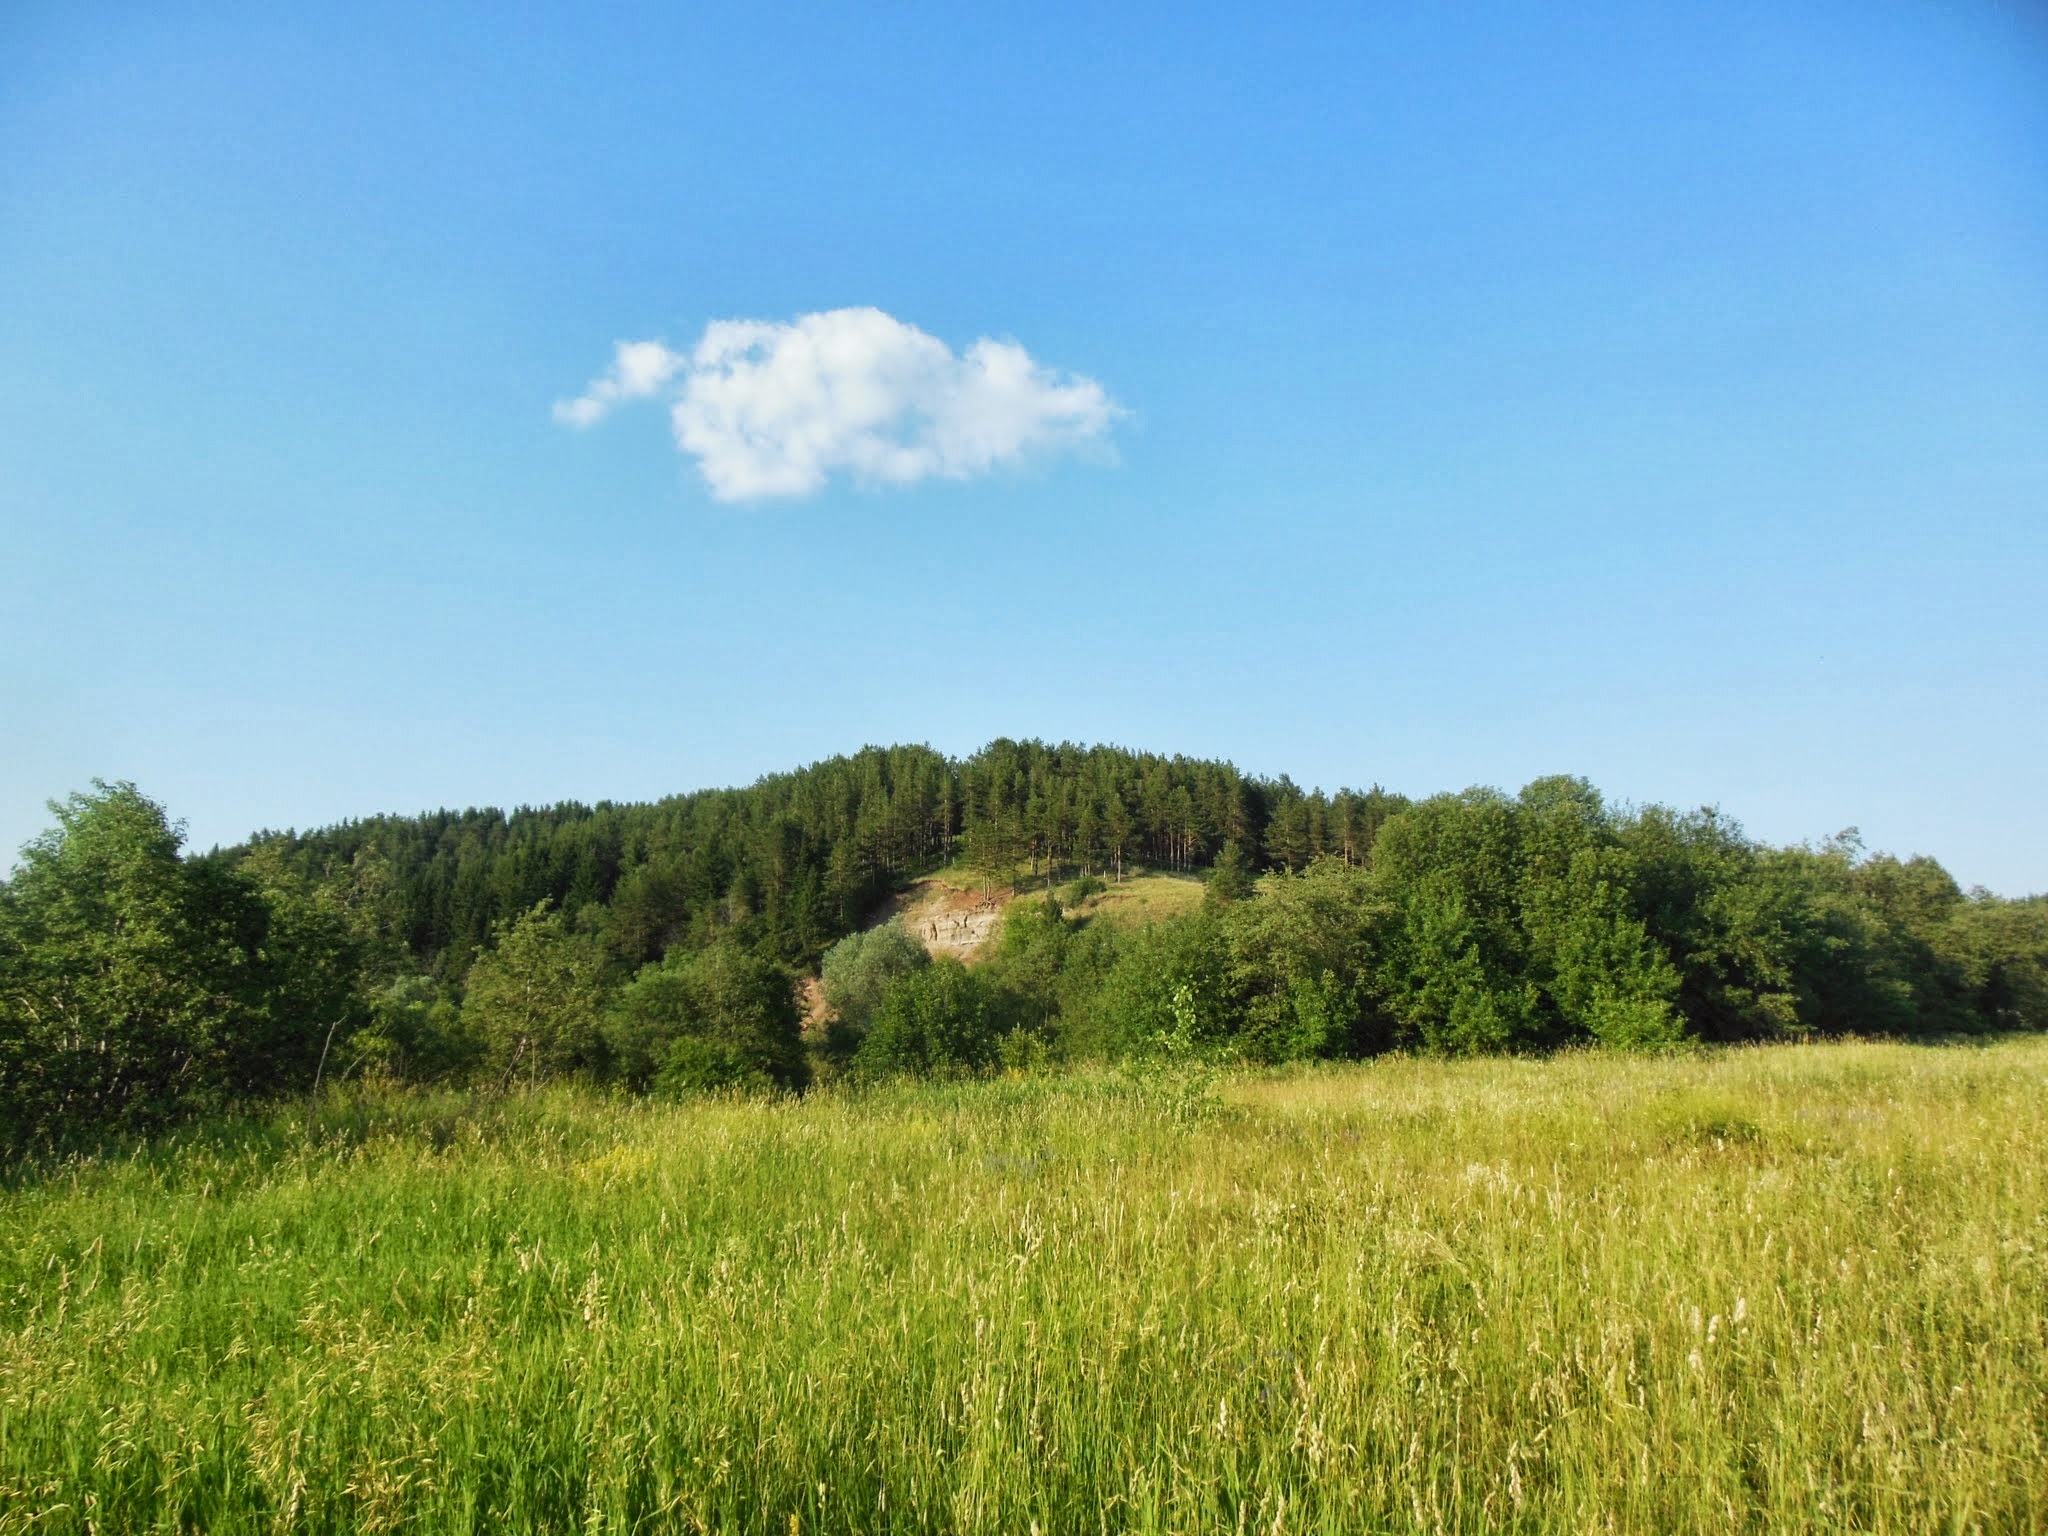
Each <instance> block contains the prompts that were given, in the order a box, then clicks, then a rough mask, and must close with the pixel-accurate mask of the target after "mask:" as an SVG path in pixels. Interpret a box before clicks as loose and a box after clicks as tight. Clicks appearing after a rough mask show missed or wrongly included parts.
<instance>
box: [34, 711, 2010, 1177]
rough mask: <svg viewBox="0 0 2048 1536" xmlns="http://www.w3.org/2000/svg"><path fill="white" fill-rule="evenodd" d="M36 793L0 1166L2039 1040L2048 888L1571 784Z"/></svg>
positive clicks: (1043, 750) (1031, 766)
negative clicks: (130, 1145)
mask: <svg viewBox="0 0 2048 1536" xmlns="http://www.w3.org/2000/svg"><path fill="white" fill-rule="evenodd" d="M53 809H54V810H55V813H56V815H57V818H58V821H59V823H60V825H58V826H57V827H55V828H53V829H52V830H51V831H50V832H49V833H47V834H46V835H45V836H44V837H42V838H39V839H37V840H36V841H35V842H34V843H32V844H30V845H29V846H28V847H27V848H26V849H24V850H23V856H22V863H21V866H20V868H19V869H18V870H17V871H16V872H15V873H14V875H13V876H12V877H10V878H9V879H8V880H7V881H5V882H0V1161H4V1160H5V1154H6V1152H7V1149H8V1148H9V1147H10V1146H11V1147H13V1148H15V1149H16V1150H22V1149H28V1148H33V1147H42V1148H50V1147H55V1146H59V1145H62V1144H64V1143H65V1142H66V1141H67V1139H75V1138H78V1137H81V1136H85V1135H88V1134H90V1133H93V1132H95V1131H97V1130H100V1129H106V1128H112V1129H129V1130H148V1129H153V1128H155V1127H159V1126H162V1125H165V1124H168V1123H170V1122H171V1121H173V1120H174V1119H176V1118H178V1117H180V1116H183V1115H188V1114H192V1113H195V1112H198V1111H201V1110H203V1109H205V1108H207V1107H208V1106H218V1105H226V1104H230V1103H235V1102H242V1101H246V1100H249V1099H251V1098H259V1097H262V1096H264V1095H267V1094H274V1093H277V1092H280V1091H286V1090H298V1089H302V1088H308V1087H312V1086H316V1085H317V1084H319V1083H320V1082H321V1081H322V1078H323V1074H324V1073H339V1074H340V1075H342V1076H343V1077H361V1078H369V1077H388V1078H393V1079H398V1080H406V1081H428V1080H432V1081H446V1082H459V1083H468V1084H471V1085H473V1086H475V1087H477V1088H478V1089H479V1090H486V1089H488V1090H491V1091H502V1090H503V1089H504V1088H506V1087H508V1086H509V1085H510V1084H511V1083H512V1082H513V1081H514V1080H515V1079H517V1080H526V1081H539V1080H542V1079H545V1078H549V1077H555V1076H565V1075H566V1076H576V1077H582V1078H585V1079H589V1080H593V1081H601V1082H612V1083H617V1084H620V1085H623V1086H625V1087H627V1088H629V1089H632V1090H635V1091H653V1092H661V1093H675V1094H681V1093H689V1092H696V1091H700V1090H703V1089H707V1088H715V1089H720V1090H724V1089H732V1088H742V1087H753V1088H768V1087H780V1088H784V1089H792V1088H800V1087H802V1086H803V1085H804V1084H805V1083H807V1082H810V1081H813V1080H815V1079H816V1078H817V1077H818V1076H820V1075H821V1074H822V1075H833V1074H839V1073H853V1074H855V1075H883V1074H893V1073H902V1072H909V1073H926V1072H976V1071H984V1070H989V1069H992V1068H994V1067H996V1066H999V1065H1000V1066H1004V1067H1011V1068H1022V1067H1028V1066H1031V1065H1033V1064H1034V1063H1038V1062H1060V1061H1085V1060H1111V1059H1154V1058H1158V1059H1165V1058H1171V1059H1175V1060H1186V1059H1195V1058H1201V1059H1216V1060H1237V1061H1266V1062H1275V1061H1287V1060H1296V1059H1302V1058H1311V1057H1327V1056H1364V1055H1371V1054H1373V1053H1376V1052H1380V1051H1385V1050H1390V1049H1421V1050H1432V1051H1446V1052H1460V1053H1465V1052H1477V1051H1497V1050H1534V1049H1545V1048H1549V1047H1553V1046H1557V1045H1562V1044H1569V1043H1573V1042H1585V1041H1601V1042H1604V1043H1606V1044H1609V1045H1613V1046H1625V1047H1647V1048H1657V1049H1663V1048H1669V1047H1675V1046H1681V1045H1685V1044H1687V1043H1689V1042H1694V1041H1723V1040H1748V1039H1766V1038H1771V1037H1774V1036H1797V1035H1804V1034H1815V1033H1820V1034H1829V1033H1846V1032H1852V1031H1861V1032H1873V1033H1877V1032H1882V1033H1893V1034H1920V1035H1939V1034H1945V1033H1952V1032H1957V1031H1978V1030H1988V1029H2041V1028H2048V900H2044V899H2041V898H2032V899H2027V900H2020V901H2005V900H2001V899H1999V898H1997V897H1993V896H1989V895H1986V894H1985V893H1982V892H1978V893H1973V894H1969V895H1966V894H1965V893H1963V892H1962V891H1961V890H1959V889H1958V888H1957V886H1956V882H1955V881H1954V880H1953V879H1951V878H1950V877H1949V875H1948V873H1947V871H1945V870H1944V869H1943V868H1942V867H1941V866H1940V865H1939V864H1938V863H1936V862H1935V861H1933V860H1932V859H1926V858H1912V859H1907V860H1903V861H1902V860H1899V859H1896V858H1893V857H1890V856H1889V855H1883V854H1878V855H1866V854H1865V853H1864V851H1863V850H1862V848H1861V847H1860V845H1859V844H1857V843H1856V842H1855V840H1854V839H1853V838H1852V837H1847V836H1844V837H1838V838H1835V839H1831V840H1830V841H1828V842H1826V843H1824V844H1822V845H1820V846H1818V847H1806V846H1802V847H1791V848H1774V847H1771V846H1769V845H1766V844H1762V843H1757V842H1754V841H1752V840H1750V839H1749V838H1747V837H1745V836H1744V835H1743V834H1742V831H1741V829H1740V828H1739V827H1738V826H1736V825H1735V824H1734V823H1732V822H1730V821H1729V820H1727V819H1726V818H1724V817H1721V816H1719V815H1718V814H1717V813H1715V812H1713V811H1711V810H1698V811H1691V812H1676V811H1672V810H1668V809H1665V808H1664V807H1661V806H1647V807H1641V808H1623V809H1614V808H1610V807H1609V806H1608V805H1607V804H1606V803H1605V801H1604V800H1603V799H1602V798H1601V796H1600V793H1599V792H1598V791H1597V790H1596V789H1595V788H1594V787H1593V786H1592V785H1590V784H1588V783H1587V782H1585V781H1584V780H1583V779H1574V778H1567V777H1553V778H1546V779H1538V780H1537V781H1535V782H1534V783H1532V784H1528V785H1525V786H1524V787H1523V788H1522V789H1521V790H1520V792H1519V793H1517V794H1514V795H1509V794H1506V793H1503V792H1502V791H1499V790H1493V789H1468V790H1465V791H1462V792H1459V793H1456V794H1440V795H1434V796H1431V797H1430V798H1428V799H1424V800H1418V801H1414V802H1409V801H1406V800H1403V799H1401V798H1399V797H1397V796H1391V795H1388V794H1385V793H1383V792H1382V791H1379V790H1377V789H1374V790H1368V791H1366V792H1364V793H1353V792H1349V791H1346V792H1340V793H1338V794H1336V795H1332V796H1324V795H1322V794H1320V793H1313V794H1310V793H1304V792H1303V791H1302V790H1301V789H1299V788H1298V787H1297V786H1295V785H1294V784H1293V783H1291V782H1290V781H1289V780H1287V779H1285V778H1281V779H1278V780H1264V779H1257V778H1248V777H1246V776H1245V775H1243V774H1241V773H1239V772H1238V771H1237V770H1236V769H1235V768H1233V767H1231V766H1230V765H1229V764H1227V763H1217V762H1205V761H1198V760H1192V759H1188V758H1166V757H1158V756H1153V755H1148V754H1142V753H1133V752H1127V751H1124V750H1122V749H1119V748H1115V747H1088V748H1082V747H1075V746H1069V745H1061V746H1057V747H1055V746H1047V745H1045V744H1043V743H1039V742H1023V743H1019V742H1012V741H997V742H994V743H992V744H991V745H989V746H988V747H986V748H984V749H983V750H982V751H980V752H977V753H975V754H974V755H973V756H972V757H969V758H967V759H966V760H965V761H958V762H956V761H953V760H951V759H948V758H946V757H943V756H941V755H940V754H938V753H936V752H933V751H931V750H930V749H929V748H925V747H890V748H869V749H866V750H864V751H861V752H858V753H856V754H854V755H853V756H851V757H842V758H832V759H830V760H828V761H825V762H822V763H816V764H813V765H812V766H810V767H808V768H804V769H801V770H798V771H796V772H792V773H785V774H777V775H775V776H773V777H770V778H766V779H763V780H761V781H760V782H759V783H757V784H755V785H752V786H751V787H749V788H746V789H728V790H710V791H704V792H700V793H696V794H689V795H681V796H678V797H676V798H673V799H668V800H662V801H659V802H657V803H655V804H652V805H605V804H601V805H597V806H580V805H560V806H555V807H553V808H550V809H544V810H519V811H516V812H514V813H512V814H510V815H506V814H504V813H501V812H498V811H464V812H459V813H457V812H439V813H435V814H432V815H426V816H416V817H379V818H375V819H372V820H368V821H361V822H351V823H348V824H346V825H343V826H339V827H334V828H330V829H328V830H325V831H318V832H312V833H306V834H298V833H272V834H263V835H259V836H258V837H256V838H253V839H252V840H251V841H250V842H249V843H248V844H246V845H243V846H241V847H238V848H232V849H216V850H214V851H213V852H212V853H210V854H207V855H205V856H203V857H199V858H186V857H184V856H183V855H182V853H181V849H180V838H179V834H178V831H177V828H176V826H175V824H174V823H173V822H172V821H171V820H170V818H169V816H168V815H167V813H166V812H165V810H164V808H163V807H162V806H160V805H158V804H156V802H154V801H152V800H150V799H149V798H148V797H147V796H146V795H144V794H143V793H142V792H141V791H140V790H139V789H137V788H136V786H134V785H132V784H115V785H106V784H102V785H98V786H96V788H95V791H94V792H93V793H90V794H74V795H73V796H71V797H70V799H69V800H68V801H66V802H64V803H60V804H56V805H54V807H53ZM1134 864H1142V865H1143V866H1145V867H1146V868H1147V869H1148V870H1162V869H1163V870H1168V871H1185V870H1189V869H1194V868H1206V870H1207V875H1206V879H1205V881H1204V888H1203V890H1202V892H1201V893H1200V894H1199V896H1198V897H1197V902H1198V905H1196V906H1195V907H1193V908H1192V909H1190V908H1186V907H1183V908H1181V909H1180V910H1179V915H1176V916H1172V917H1170V918H1166V919H1163V920H1160V921H1156V922H1153V923H1150V924H1149V925H1146V924H1140V925H1133V926H1131V927H1129V928H1124V927H1122V926H1120V925H1118V924H1115V923H1108V924H1105V923H1101V922H1096V921H1094V920H1093V918H1092V917H1091V916H1090V915H1089V914H1090V911H1091V908H1090V906H1089V903H1090V901H1091V898H1092V897H1094V896H1095V895H1098V894H1102V893H1103V886H1102V881H1103V879H1104V878H1107V879H1111V880H1114V879H1117V878H1118V877H1120V876H1122V875H1123V874H1125V873H1126V872H1127V871H1128V869H1129V868H1130V867H1131V866H1132V865H1134ZM942 866H950V867H951V870H952V873H951V874H950V875H949V877H948V878H949V880H950V881H951V882H952V883H954V884H955V885H957V884H959V883H963V882H964V881H966V880H967V879H969V878H977V879H979V881H980V882H981V883H982V884H983V885H984V886H985V887H987V889H988V893H989V894H990V895H991V896H995V897H998V898H1000V897H1002V896H1004V895H1007V894H1010V893H1013V892H1017V891H1025V890H1028V891H1030V892H1031V893H1032V894H1031V895H1030V897H1029V898H1028V899H1024V900H1019V901H1012V902H1010V903H1008V904H1007V906H1004V905H1003V904H1002V903H1001V902H1000V901H998V902H997V903H995V904H994V905H995V906H996V907H998V908H1000V909H1001V911H1002V917H1001V921H1000V925H999V930H1000V931H999V933H998V935H997V937H996V939H995V941H994V942H993V943H992V944H990V945H988V946H987V947H986V952H984V953H982V954H981V955H979V956H978V958H977V963H976V964H975V965H974V966H973V967H968V966H965V965H963V964H962V963H961V961H960V960H959V959H957V958H953V957H951V956H947V955H940V956H937V957H934V956H933V955H931V954H929V953H928V952H927V948H926V946H925V945H924V944H923V943H921V942H919V941H918V940H917V939H916V938H915V937H914V936H913V935H912V934H911V933H909V932H908V931H907V930H905V929H904V927H903V926H902V925H901V924H889V925H883V926H877V927H875V928H872V929H864V928H863V927H862V925H863V923H864V920H865V919H866V918H867V917H868V916H869V915H870V914H871V913H872V911H873V909H874V907H875V906H876V905H877V904H878V903H879V902H880V901H881V899H882V898H883V897H884V896H886V895H888V894H889V893H890V892H891V891H892V890H894V889H896V888H897V887H899V886H901V885H903V884H905V883H906V882H907V881H908V880H909V879H910V878H911V877H913V876H916V875H919V874H922V873H925V872H927V871H932V870H935V869H938V868H940V867H942ZM1070 877H1075V878H1071V879H1070ZM1169 883H1171V882H1169ZM1055 886H1057V887H1058V889H1057V890H1056V891H1055V890H1054V889H1053V887H1055ZM856 930H861V931H856ZM799 973H815V974H816V975H817V977H818V983H819V985H818V991H817V992H816V993H815V994H811V993H806V997H807V999H808V1001H807V1002H806V1004H805V1005H804V1006H803V1007H801V1008H800V1007H799V1005H798V989H799ZM819 1002H821V1003H822V1012H820V1011H818V1009H817V1008H816V1007H814V1006H813V1004H814V1003H819ZM806 1020H808V1021H809V1023H810V1025H811V1026H812V1027H810V1028H805V1027H804V1024H805V1021H806Z"/></svg>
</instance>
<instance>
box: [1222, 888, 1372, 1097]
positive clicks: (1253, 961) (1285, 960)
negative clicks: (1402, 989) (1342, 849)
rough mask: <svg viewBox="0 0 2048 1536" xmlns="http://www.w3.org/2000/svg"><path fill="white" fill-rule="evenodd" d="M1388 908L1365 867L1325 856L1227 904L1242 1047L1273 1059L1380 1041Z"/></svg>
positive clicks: (1352, 1051)
mask: <svg viewBox="0 0 2048 1536" xmlns="http://www.w3.org/2000/svg"><path fill="white" fill-rule="evenodd" d="M1219 868H1220V865H1219ZM1393 916H1394V911H1393V908H1392V907H1391V906H1390V905H1389V904H1388V903H1387V902H1386V901H1385V900H1384V899H1383V898H1381V897H1380V896H1379V895H1378V894H1377V893H1376V891H1375V890H1374V888H1373V885H1372V882H1371V880H1370V878H1369V877H1368V876H1367V875H1366V873H1365V871H1363V870H1361V869H1358V868H1355V867H1352V866H1349V865H1345V864H1343V863H1340V862H1339V861H1338V860H1336V859H1329V858H1326V859H1320V860H1317V861H1316V862H1315V863H1313V864H1311V865H1310V866H1309V867H1308V868H1307V870H1305V871H1304V872H1303V873H1301V874H1298V875H1289V874H1277V875H1270V876H1268V877H1267V879H1266V881H1265V884H1264V886H1263V888H1262V891H1261V894H1260V899H1259V900H1256V901H1240V902H1237V903H1235V904H1233V905H1232V906H1231V908H1230V910H1229V912H1228V915H1227V917H1226V918H1225V920H1224V924H1223V932H1224V934H1225V936H1226V940H1227V943H1228V946H1229V958H1230V967H1231V975H1232V980H1233V992H1234V994H1235V995H1237V996H1239V997H1241V998H1242V999H1243V1004H1242V1006H1243V1024H1242V1026H1241V1027H1240V1029H1239V1030H1238V1032H1237V1033H1238V1048H1239V1050H1240V1051H1241V1052H1242V1053H1243V1054H1244V1055H1246V1056H1248V1057H1250V1058H1251V1059H1254V1060H1260V1061H1276V1062H1277V1061H1303V1060H1309V1059H1313V1058H1316V1057H1322V1056H1349V1055H1362V1054H1365V1053H1366V1052H1369V1051H1372V1050H1376V1049H1379V1048H1381V1047H1383V1046H1385V1045H1386V1044H1387V1043H1388V1042H1389V1041H1390V1040H1391V1038H1392V1034H1393V1021H1392V1020H1391V1019H1390V1018H1389V1017H1388V1016H1387V1015H1386V1014H1385V1012H1384V1010H1383V1008H1382V1005H1381V999H1380V996H1379V994H1378V986H1379V982H1378V977H1379V974H1380V971H1381V968H1382V962H1383V956H1384V954H1385V952H1386V950H1387V947H1388V941H1389V937H1390V931H1391V927H1392V919H1393Z"/></svg>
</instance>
